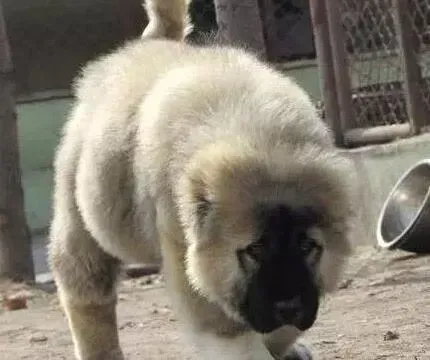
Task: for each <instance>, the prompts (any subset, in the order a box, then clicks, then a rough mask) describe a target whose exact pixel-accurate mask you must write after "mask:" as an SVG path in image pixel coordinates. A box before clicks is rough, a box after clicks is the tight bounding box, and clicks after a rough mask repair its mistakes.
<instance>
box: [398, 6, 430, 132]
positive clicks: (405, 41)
mask: <svg viewBox="0 0 430 360" xmlns="http://www.w3.org/2000/svg"><path fill="white" fill-rule="evenodd" d="M392 4H393V12H394V20H395V26H396V32H397V38H398V42H399V51H400V57H401V61H402V66H403V73H404V74H405V82H404V84H405V85H404V89H405V100H406V106H407V109H408V113H409V117H410V123H411V132H412V134H414V135H416V134H419V133H420V130H421V128H422V127H423V126H425V125H426V123H429V121H430V119H429V116H430V114H429V111H428V108H427V106H426V104H425V103H424V99H423V96H422V93H421V83H422V77H421V69H420V65H419V63H418V54H417V50H418V49H417V48H418V47H417V45H416V42H417V41H416V36H415V34H414V30H413V27H412V23H411V16H410V15H411V14H410V10H409V8H408V1H406V0H393V3H392Z"/></svg>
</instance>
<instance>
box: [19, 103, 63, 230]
mask: <svg viewBox="0 0 430 360" xmlns="http://www.w3.org/2000/svg"><path fill="white" fill-rule="evenodd" d="M70 104H71V100H70V99H57V100H49V101H43V102H42V101H40V102H39V101H38V102H32V103H26V104H19V105H18V108H17V112H18V126H19V134H20V139H19V140H20V148H21V167H22V175H23V178H22V181H23V187H24V191H25V206H26V212H27V220H28V222H29V226H30V228H31V229H32V230H33V231H35V230H40V229H44V228H46V227H47V226H48V223H49V218H50V214H51V211H50V208H51V191H52V183H53V182H52V160H53V156H54V151H55V147H56V144H57V142H58V139H59V135H60V131H61V128H62V126H63V123H64V121H65V119H66V114H67V112H68V109H69V107H70Z"/></svg>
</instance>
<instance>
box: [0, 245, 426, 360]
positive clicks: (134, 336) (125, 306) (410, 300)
mask: <svg viewBox="0 0 430 360" xmlns="http://www.w3.org/2000/svg"><path fill="white" fill-rule="evenodd" d="M429 275H430V257H429V256H416V255H413V254H412V255H411V254H408V253H404V252H400V251H395V252H386V251H378V250H376V249H375V248H373V247H370V246H365V247H361V248H360V249H359V250H357V252H356V254H355V255H354V257H353V258H352V261H351V263H350V265H349V267H348V269H347V272H346V274H345V279H344V281H343V282H342V283H341V286H340V289H339V291H338V292H337V293H336V294H334V295H332V296H330V297H329V298H327V299H326V301H325V302H324V304H323V306H322V309H321V311H320V315H319V319H318V321H317V323H316V324H315V326H314V327H313V328H312V329H311V331H309V333H307V334H306V336H305V340H306V341H307V342H308V343H309V344H311V345H312V347H313V349H314V352H315V353H316V354H317V355H319V358H320V359H327V360H332V359H348V360H358V359H359V360H382V359H393V360H394V359H410V360H423V359H430V281H429ZM1 291H2V292H3V295H4V294H5V293H6V292H9V293H11V292H14V291H16V290H15V289H14V288H11V286H10V285H9V286H6V285H5V284H3V286H2V288H1ZM25 291H26V295H27V297H28V308H27V309H23V310H15V311H6V310H5V309H4V308H3V307H2V309H1V310H0V358H1V359H5V360H6V359H7V360H15V359H32V360H42V359H43V360H47V359H56V360H61V359H70V360H72V359H73V356H72V354H73V352H72V351H73V350H72V342H71V337H70V334H69V331H68V329H67V326H66V321H65V318H64V316H63V314H62V312H61V310H60V308H59V306H58V301H57V299H56V295H55V293H47V292H44V291H41V290H37V289H34V288H33V289H26V290H25ZM119 299H120V301H119V309H118V311H119V327H120V336H121V342H122V345H123V348H124V350H125V353H126V357H127V359H130V360H134V359H136V360H137V359H144V360H160V359H163V360H173V359H175V360H178V359H181V360H191V359H193V357H192V350H191V349H190V348H189V347H187V346H186V345H184V343H183V342H182V339H181V335H180V329H179V323H178V321H177V320H176V318H175V316H174V314H173V313H172V310H171V308H170V306H169V300H168V298H167V296H166V294H165V289H164V286H163V282H162V279H160V277H154V276H152V277H144V278H139V279H129V280H125V281H123V282H122V283H121V287H120V296H119ZM3 305H4V304H3Z"/></svg>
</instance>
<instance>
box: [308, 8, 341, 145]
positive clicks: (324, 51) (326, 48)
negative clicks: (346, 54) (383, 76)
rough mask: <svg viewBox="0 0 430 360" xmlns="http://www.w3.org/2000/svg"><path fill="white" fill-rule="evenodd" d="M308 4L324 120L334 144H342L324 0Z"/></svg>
mask: <svg viewBox="0 0 430 360" xmlns="http://www.w3.org/2000/svg"><path fill="white" fill-rule="evenodd" d="M332 1H333V0H332ZM309 5H310V10H311V20H312V27H313V32H314V39H315V50H316V54H317V63H318V71H319V75H320V87H321V93H322V95H323V100H324V110H325V113H326V121H327V123H328V124H329V126H330V127H331V129H332V131H333V134H334V137H335V143H336V145H337V146H343V143H344V139H343V137H344V134H343V131H344V129H343V128H342V123H341V120H340V114H339V104H338V100H337V98H338V95H337V91H336V80H335V75H334V66H333V58H332V53H331V45H330V38H329V30H328V21H327V11H326V6H325V1H323V0H310V1H309Z"/></svg>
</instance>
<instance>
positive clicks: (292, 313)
mask: <svg viewBox="0 0 430 360" xmlns="http://www.w3.org/2000/svg"><path fill="white" fill-rule="evenodd" d="M301 310H302V303H301V301H300V298H299V297H298V296H296V297H294V298H292V299H289V300H282V301H278V302H277V303H275V312H276V316H277V317H278V318H279V320H280V321H282V322H283V323H290V322H292V321H294V319H296V318H297V316H299V314H300V312H301Z"/></svg>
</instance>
